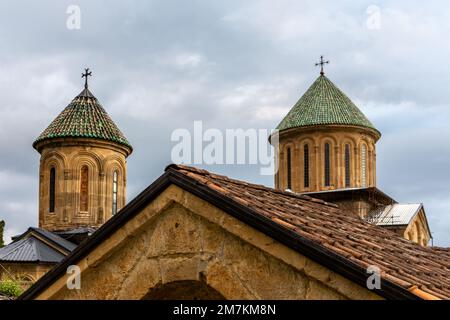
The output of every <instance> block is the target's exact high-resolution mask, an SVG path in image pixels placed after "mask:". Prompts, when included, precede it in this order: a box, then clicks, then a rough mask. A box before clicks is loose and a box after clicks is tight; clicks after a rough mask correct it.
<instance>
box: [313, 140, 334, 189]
mask: <svg viewBox="0 0 450 320" xmlns="http://www.w3.org/2000/svg"><path fill="white" fill-rule="evenodd" d="M327 143H328V144H329V147H330V186H328V187H326V186H325V145H326V144H327ZM338 153H339V143H338V140H337V139H336V137H334V136H333V135H324V136H323V137H321V138H320V143H319V152H318V155H319V156H318V157H317V159H316V166H317V168H318V170H317V171H318V172H319V175H318V180H319V181H318V185H321V186H322V187H323V188H324V189H325V190H327V189H334V188H336V187H337V186H338V168H339V157H338Z"/></svg>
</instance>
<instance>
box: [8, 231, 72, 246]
mask: <svg viewBox="0 0 450 320" xmlns="http://www.w3.org/2000/svg"><path fill="white" fill-rule="evenodd" d="M31 232H35V233H37V234H38V235H40V236H42V237H44V238H46V239H47V240H49V241H50V242H52V243H53V244H55V245H56V246H58V247H60V248H61V249H63V250H66V251H72V250H73V249H75V248H76V244H74V243H72V242H70V241H67V240H66V239H64V238H62V237H60V236H59V235H58V234H56V233H53V232H50V231H47V230H44V229H41V228H35V227H30V228H28V230H27V231H25V232H24V233H22V234H21V235H19V236H17V237H15V238H14V239H13V240H14V241H16V240H20V239H22V238H25V237H27V236H29V235H30V233H31Z"/></svg>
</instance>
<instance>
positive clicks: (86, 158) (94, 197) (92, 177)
mask: <svg viewBox="0 0 450 320" xmlns="http://www.w3.org/2000/svg"><path fill="white" fill-rule="evenodd" d="M72 165H73V166H72V168H73V169H74V173H73V180H72V183H73V186H72V190H73V191H74V192H73V196H74V197H75V199H73V203H74V204H75V217H80V218H85V219H88V220H90V221H92V218H94V217H95V215H96V213H97V212H96V210H95V209H96V208H97V207H98V205H99V203H98V197H99V195H101V183H100V179H99V176H100V175H99V172H100V171H99V162H98V161H97V159H96V158H95V157H92V154H91V153H88V154H84V155H82V154H77V155H76V156H75V157H74V158H73V163H72ZM84 166H87V168H88V179H89V181H88V195H89V196H88V211H87V212H81V211H80V195H81V190H80V187H81V186H80V178H81V169H82V168H83V167H84Z"/></svg>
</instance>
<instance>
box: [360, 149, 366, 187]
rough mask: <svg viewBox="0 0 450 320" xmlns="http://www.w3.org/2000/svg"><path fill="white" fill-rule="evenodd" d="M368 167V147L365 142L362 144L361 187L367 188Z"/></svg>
mask: <svg viewBox="0 0 450 320" xmlns="http://www.w3.org/2000/svg"><path fill="white" fill-rule="evenodd" d="M366 168H367V148H366V145H365V144H363V145H362V146H361V187H363V188H365V187H366V184H367V181H366V180H367V179H366Z"/></svg>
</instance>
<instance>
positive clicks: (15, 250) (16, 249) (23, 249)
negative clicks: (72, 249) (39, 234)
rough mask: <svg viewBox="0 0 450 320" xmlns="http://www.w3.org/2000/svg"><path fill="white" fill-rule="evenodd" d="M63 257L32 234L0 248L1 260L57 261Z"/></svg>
mask: <svg viewBox="0 0 450 320" xmlns="http://www.w3.org/2000/svg"><path fill="white" fill-rule="evenodd" d="M64 257H65V256H64V255H63V254H62V253H60V252H58V251H57V250H55V249H53V248H52V247H50V246H48V245H47V244H46V243H44V242H42V241H41V240H39V239H37V238H35V237H33V236H31V237H27V238H24V239H20V240H17V241H16V242H13V243H11V244H9V245H7V246H5V247H3V248H1V249H0V261H2V262H48V263H58V262H60V261H61V260H62V259H63V258H64Z"/></svg>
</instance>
